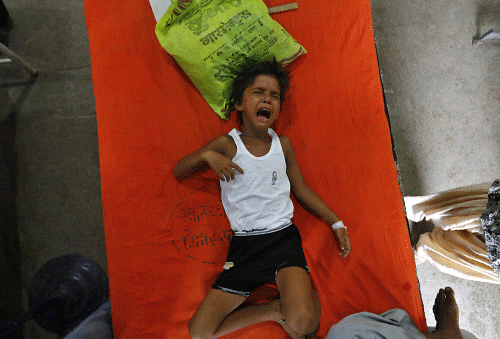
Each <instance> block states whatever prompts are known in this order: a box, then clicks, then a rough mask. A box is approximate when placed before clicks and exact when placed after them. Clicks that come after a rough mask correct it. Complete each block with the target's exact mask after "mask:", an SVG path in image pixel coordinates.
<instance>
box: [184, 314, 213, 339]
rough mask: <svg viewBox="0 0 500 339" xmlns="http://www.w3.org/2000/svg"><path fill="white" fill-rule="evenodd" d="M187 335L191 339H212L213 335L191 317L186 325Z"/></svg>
mask: <svg viewBox="0 0 500 339" xmlns="http://www.w3.org/2000/svg"><path fill="white" fill-rule="evenodd" d="M188 330H189V335H190V336H191V339H212V338H213V335H212V334H211V333H207V331H206V329H204V328H203V326H200V324H198V323H197V322H196V319H194V318H191V320H190V321H189V325H188Z"/></svg>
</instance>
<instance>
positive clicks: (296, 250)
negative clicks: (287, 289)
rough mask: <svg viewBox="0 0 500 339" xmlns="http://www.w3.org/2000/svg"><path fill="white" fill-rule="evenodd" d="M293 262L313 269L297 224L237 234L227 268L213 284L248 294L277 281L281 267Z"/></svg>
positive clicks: (215, 286)
mask: <svg viewBox="0 0 500 339" xmlns="http://www.w3.org/2000/svg"><path fill="white" fill-rule="evenodd" d="M290 266H297V267H302V268H303V269H305V270H306V271H307V272H308V273H309V267H308V266H307V261H306V258H305V256H304V251H303V249H302V239H301V237H300V233H299V230H298V229H297V227H296V226H295V225H293V224H292V225H290V226H288V227H286V228H284V229H282V230H280V231H277V232H273V233H269V234H262V235H250V236H234V237H233V238H232V239H231V242H230V244H229V252H228V254H227V259H226V265H225V266H224V271H223V272H222V273H221V274H220V275H219V277H218V278H217V280H216V281H215V283H214V284H213V286H212V287H213V288H216V289H220V290H222V291H225V292H229V293H234V294H239V295H242V296H245V297H247V296H248V295H249V294H250V292H252V291H254V290H256V289H257V288H259V287H260V286H262V285H264V284H266V283H269V282H272V281H275V280H276V275H277V274H278V271H279V270H280V269H282V268H285V267H290Z"/></svg>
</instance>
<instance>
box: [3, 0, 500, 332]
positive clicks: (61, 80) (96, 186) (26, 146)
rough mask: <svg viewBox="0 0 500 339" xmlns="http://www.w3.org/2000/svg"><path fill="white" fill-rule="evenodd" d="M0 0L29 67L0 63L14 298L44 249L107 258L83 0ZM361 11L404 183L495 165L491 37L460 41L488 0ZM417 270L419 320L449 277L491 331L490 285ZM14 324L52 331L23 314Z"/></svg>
mask: <svg viewBox="0 0 500 339" xmlns="http://www.w3.org/2000/svg"><path fill="white" fill-rule="evenodd" d="M4 3H5V4H6V6H7V7H8V9H9V11H10V14H11V16H12V18H13V20H14V24H15V27H14V29H13V30H12V32H11V36H10V40H11V43H10V45H9V47H11V48H12V49H13V50H14V51H15V52H17V53H18V54H20V55H21V56H23V57H24V58H25V59H26V60H27V61H28V62H30V63H32V64H33V66H35V67H37V68H39V69H40V70H41V73H40V76H39V78H38V79H37V80H36V81H35V82H34V83H32V84H23V82H25V80H27V79H28V76H27V74H26V73H24V72H23V71H22V70H20V69H18V68H17V67H16V66H14V65H5V64H4V65H0V102H1V104H0V121H1V122H2V123H3V124H4V125H5V126H7V127H9V126H10V127H11V131H12V132H13V133H15V141H14V145H13V147H14V150H15V153H16V154H17V184H16V187H17V224H16V227H15V228H14V229H11V230H10V231H9V232H10V233H9V234H10V236H13V237H14V238H16V239H19V242H16V241H13V242H12V243H11V244H10V245H9V246H10V247H9V249H10V252H9V253H8V254H9V255H11V254H12V253H14V254H16V255H18V256H19V258H20V262H21V264H22V265H21V271H20V272H19V274H18V275H16V274H15V271H16V267H15V266H12V265H11V266H9V265H5V267H4V266H2V265H3V264H2V265H0V269H2V272H4V271H5V272H7V271H9V270H10V271H9V272H14V275H13V277H14V278H12V280H10V281H8V282H7V284H8V285H9V286H12V284H14V285H15V284H19V285H20V286H19V288H18V289H15V288H13V290H14V291H10V292H7V294H8V295H9V296H10V297H11V299H12V300H13V305H15V304H16V302H17V304H19V303H22V302H23V299H24V303H25V296H24V298H22V297H21V296H22V294H23V293H24V294H25V290H26V286H27V284H29V282H30V281H31V279H32V277H33V275H34V273H35V272H36V271H37V270H38V269H39V268H40V267H41V266H42V265H43V264H44V263H45V262H47V261H48V260H50V259H52V258H54V257H57V256H60V255H63V254H67V253H75V252H78V253H82V254H85V255H88V256H90V257H92V258H93V259H95V260H96V261H97V262H99V263H100V264H101V265H102V266H103V267H104V268H106V267H107V263H106V255H105V245H104V234H103V226H102V209H101V199H100V177H99V154H98V142H97V123H96V117H95V104H94V97H93V88H92V75H91V69H90V56H89V48H88V37H87V31H86V25H85V18H84V6H83V1H69V0H66V1H64V0H42V1H34V0H4ZM299 6H300V3H299ZM372 11H373V19H374V32H375V36H376V42H377V48H378V56H379V61H380V68H381V72H382V75H383V81H384V88H385V95H386V100H387V105H388V107H389V113H390V117H391V123H392V132H393V136H394V141H395V147H396V151H397V154H398V157H399V168H400V172H401V183H402V187H403V190H404V192H405V194H407V195H423V194H429V193H433V192H438V191H442V190H446V189H450V188H454V187H457V186H462V185H468V184H474V183H481V182H485V181H493V180H494V179H495V178H496V177H498V176H499V172H500V171H499V168H500V166H499V165H500V152H498V149H499V146H500V114H499V113H500V112H499V110H500V95H499V93H500V62H499V58H500V43H498V42H491V43H487V44H484V45H482V46H479V47H472V44H471V41H472V38H473V36H474V35H476V34H482V33H484V32H486V31H487V30H488V29H490V28H494V27H500V1H479V0H474V1H472V0H471V1H465V0H455V1H450V0H436V1H422V0H416V1H415V0H413V1H410V0H398V1H396V0H372ZM4 103H6V104H4ZM12 110H13V111H15V112H16V114H15V115H9V112H11V111H12ZM9 119H10V120H9ZM2 250H3V249H2ZM1 256H5V253H4V252H0V263H2V257H1ZM418 276H419V279H420V283H421V291H422V298H423V301H424V305H425V310H426V316H427V317H428V322H429V325H433V316H432V304H433V301H434V297H435V294H436V293H437V290H438V288H439V287H443V286H448V285H449V286H452V287H453V288H454V289H455V291H456V295H457V299H458V303H459V306H460V315H461V324H462V327H463V328H465V329H468V330H470V331H471V332H473V333H475V334H476V335H477V336H478V338H480V339H495V338H500V325H499V324H500V315H499V312H498V311H497V309H498V305H500V293H498V292H499V286H498V285H492V284H486V283H478V282H473V281H466V280H462V279H459V278H455V277H453V276H450V275H446V274H444V273H441V272H439V271H438V270H437V269H435V268H434V267H432V266H431V265H430V264H427V263H424V264H422V265H420V266H419V267H418ZM2 281H4V280H2ZM3 291H6V290H5V289H3ZM4 294H6V293H5V292H4ZM0 297H2V300H7V299H5V296H4V295H3V294H1V293H0ZM9 310H10V312H11V314H12V315H16V314H18V312H19V308H15V307H10V308H9ZM7 316H8V315H7ZM0 322H2V318H0ZM25 332H26V337H27V338H54V337H55V336H54V335H52V334H49V333H47V332H45V331H43V330H41V329H40V328H39V327H38V326H37V325H36V324H35V323H34V322H30V323H28V324H27V326H26V327H25Z"/></svg>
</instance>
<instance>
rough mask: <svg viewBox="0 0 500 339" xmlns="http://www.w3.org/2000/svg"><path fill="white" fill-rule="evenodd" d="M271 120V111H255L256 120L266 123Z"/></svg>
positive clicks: (265, 109)
mask: <svg viewBox="0 0 500 339" xmlns="http://www.w3.org/2000/svg"><path fill="white" fill-rule="evenodd" d="M270 118H271V111H269V110H268V109H267V108H261V109H259V110H258V111H257V119H258V120H259V121H261V122H268V121H269V119H270Z"/></svg>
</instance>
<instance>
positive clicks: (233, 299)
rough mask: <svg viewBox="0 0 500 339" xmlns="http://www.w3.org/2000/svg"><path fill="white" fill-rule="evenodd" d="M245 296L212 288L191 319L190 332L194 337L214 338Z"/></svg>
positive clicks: (199, 338)
mask: <svg viewBox="0 0 500 339" xmlns="http://www.w3.org/2000/svg"><path fill="white" fill-rule="evenodd" d="M245 299H246V298H245V297H244V296H241V295H237V294H232V293H227V292H224V291H221V290H218V289H211V290H210V291H209V292H208V293H207V295H206V296H205V298H204V299H203V301H202V302H201V304H200V306H199V307H198V309H197V310H196V312H195V313H194V315H193V317H192V318H191V320H190V321H189V334H190V335H191V338H193V339H195V338H196V339H208V338H214V333H215V331H217V329H218V328H219V327H220V325H221V323H222V322H223V321H224V319H225V318H226V317H227V315H228V314H229V313H231V312H232V311H234V310H235V309H236V308H237V307H238V306H240V305H241V304H242V303H243V302H244V301H245Z"/></svg>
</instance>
